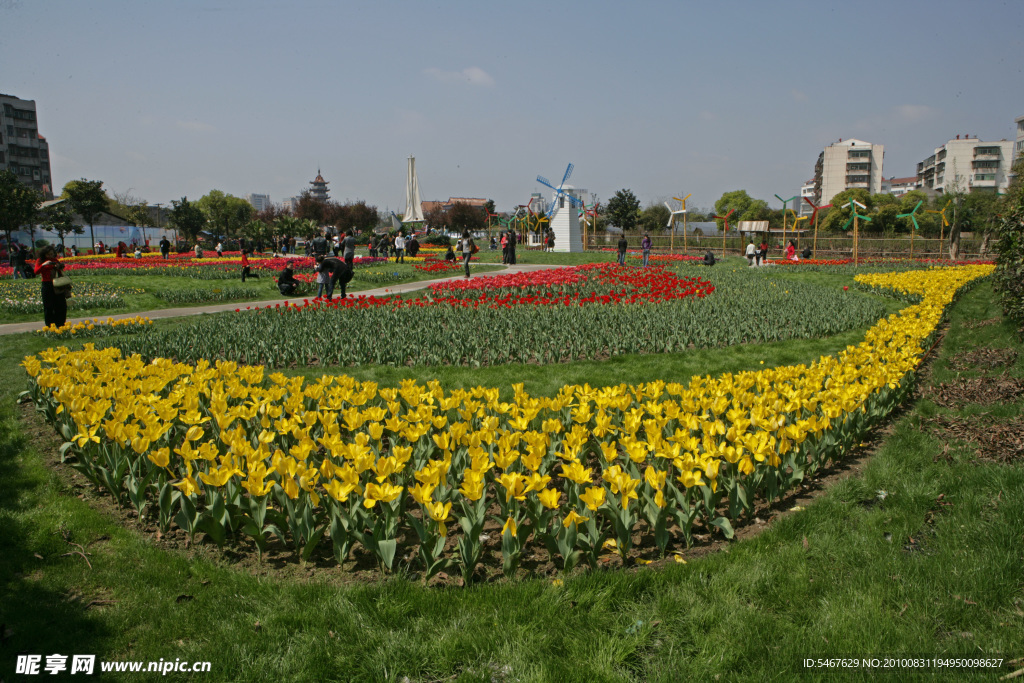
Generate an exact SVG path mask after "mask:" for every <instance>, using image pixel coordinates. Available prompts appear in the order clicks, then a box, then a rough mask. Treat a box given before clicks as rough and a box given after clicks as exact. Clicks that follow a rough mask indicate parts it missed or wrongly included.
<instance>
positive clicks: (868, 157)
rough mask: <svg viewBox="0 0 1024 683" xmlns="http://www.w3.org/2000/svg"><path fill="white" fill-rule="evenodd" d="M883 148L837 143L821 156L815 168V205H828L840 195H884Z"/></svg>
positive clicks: (850, 142) (871, 145) (827, 148)
mask: <svg viewBox="0 0 1024 683" xmlns="http://www.w3.org/2000/svg"><path fill="white" fill-rule="evenodd" d="M884 156H885V147H884V146H883V145H874V144H872V143H870V142H864V141H863V140H856V139H853V138H851V139H849V140H843V139H841V138H840V140H839V142H833V143H832V144H831V145H829V146H828V147H826V148H825V149H824V151H822V153H821V154H819V155H818V163H817V164H815V166H814V203H815V204H822V203H824V204H828V203H829V202H831V201H832V198H833V197H835V196H836V195H837V194H839V193H840V192H843V191H844V190H849V189H853V188H858V187H860V188H863V189H865V190H867V191H868V192H869V193H870V194H877V193H879V192H881V191H882V160H883V157H884Z"/></svg>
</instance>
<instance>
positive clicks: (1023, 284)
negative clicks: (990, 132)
mask: <svg viewBox="0 0 1024 683" xmlns="http://www.w3.org/2000/svg"><path fill="white" fill-rule="evenodd" d="M1013 171H1014V172H1015V173H1016V177H1015V178H1014V179H1013V181H1012V182H1011V183H1010V187H1009V188H1007V191H1006V194H1005V195H1003V196H1002V198H1000V200H999V208H998V211H999V238H998V241H997V242H996V252H997V253H998V256H997V257H996V271H995V273H994V279H995V289H996V291H997V292H999V294H1000V297H1001V300H1002V304H1003V313H1004V314H1005V315H1006V317H1007V318H1009V319H1010V320H1012V321H1013V322H1014V323H1016V325H1017V331H1018V333H1019V334H1020V335H1021V336H1022V337H1024V160H1018V161H1017V163H1016V164H1014V166H1013Z"/></svg>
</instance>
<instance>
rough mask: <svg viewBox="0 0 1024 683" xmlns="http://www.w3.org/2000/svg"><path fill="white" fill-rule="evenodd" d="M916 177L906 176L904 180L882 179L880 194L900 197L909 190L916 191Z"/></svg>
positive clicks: (894, 178)
mask: <svg viewBox="0 0 1024 683" xmlns="http://www.w3.org/2000/svg"><path fill="white" fill-rule="evenodd" d="M917 187H918V185H917V176H916V175H912V176H907V177H906V178H896V177H893V178H883V179H882V192H883V193H885V194H891V195H892V196H894V197H902V196H903V195H905V194H906V193H908V192H910V191H911V190H916V189H917Z"/></svg>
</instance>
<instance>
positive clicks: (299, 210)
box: [292, 190, 329, 226]
mask: <svg viewBox="0 0 1024 683" xmlns="http://www.w3.org/2000/svg"><path fill="white" fill-rule="evenodd" d="M328 203H329V202H325V201H323V200H322V199H317V198H316V197H314V196H313V195H312V193H310V191H309V190H306V191H305V192H303V193H302V194H301V195H299V201H298V202H297V203H296V204H295V208H294V209H293V210H292V212H293V213H294V214H295V217H296V218H299V219H302V220H311V221H316V224H317V226H321V225H323V224H324V223H326V221H325V217H326V216H325V214H326V213H328V206H327V205H328Z"/></svg>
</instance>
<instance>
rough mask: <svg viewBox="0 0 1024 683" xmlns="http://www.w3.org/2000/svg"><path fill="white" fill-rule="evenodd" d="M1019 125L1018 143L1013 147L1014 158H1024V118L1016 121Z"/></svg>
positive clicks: (1018, 118) (1019, 117)
mask: <svg viewBox="0 0 1024 683" xmlns="http://www.w3.org/2000/svg"><path fill="white" fill-rule="evenodd" d="M1014 122H1015V123H1016V124H1017V142H1016V143H1015V144H1014V146H1013V158H1014V159H1016V158H1018V157H1021V156H1024V116H1018V117H1017V118H1015V119H1014Z"/></svg>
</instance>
